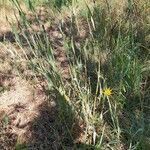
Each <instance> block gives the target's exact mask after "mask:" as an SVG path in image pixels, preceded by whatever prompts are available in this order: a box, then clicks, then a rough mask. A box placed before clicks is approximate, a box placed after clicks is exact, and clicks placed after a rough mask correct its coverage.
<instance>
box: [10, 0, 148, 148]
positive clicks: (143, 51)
mask: <svg viewBox="0 0 150 150" xmlns="http://www.w3.org/2000/svg"><path fill="white" fill-rule="evenodd" d="M45 2H46V4H49V5H50V4H53V6H54V8H53V11H54V14H55V13H56V14H59V13H60V14H61V13H62V11H63V9H66V10H68V11H69V12H71V13H70V16H69V19H68V20H65V19H63V18H62V20H61V21H60V22H61V23H60V24H59V30H60V31H59V32H60V33H61V34H62V36H63V53H64V55H65V56H66V57H67V61H68V70H69V73H68V76H69V80H67V81H66V80H64V78H63V75H62V72H61V71H60V68H59V67H58V66H57V60H56V57H55V55H54V52H55V49H54V46H53V44H52V42H50V39H49V36H48V34H47V32H46V31H45V29H44V27H43V26H41V24H40V21H39V20H38V17H37V23H38V25H39V28H41V32H40V34H39V33H32V34H31V33H26V32H24V31H25V30H23V29H28V28H29V27H30V23H29V21H28V19H27V18H26V16H25V13H24V12H23V11H22V10H21V7H20V6H19V2H18V1H17V0H13V3H14V4H15V6H16V7H17V8H18V11H19V12H20V18H19V20H20V21H22V22H21V23H22V24H21V29H22V35H23V37H24V39H25V41H26V42H27V44H28V46H29V49H30V53H31V54H32V57H30V56H27V55H26V54H25V55H26V58H27V59H28V60H29V62H30V63H31V66H32V68H33V70H34V71H36V73H38V74H41V75H43V76H44V77H45V79H46V81H47V84H48V87H49V91H50V93H54V94H55V96H56V101H57V104H58V105H57V106H58V109H59V117H58V118H59V119H58V121H57V125H58V126H59V124H60V125H62V126H64V128H65V132H66V134H65V135H64V136H65V137H64V139H63V140H62V141H61V143H62V149H66V146H68V145H71V146H72V147H73V148H74V149H97V150H100V149H112V150H117V149H118V150H121V149H128V150H135V149H136V150H149V149H150V122H149V121H150V120H149V119H150V118H149V113H150V110H149V109H150V102H149V100H150V92H149V91H150V87H149V83H150V81H149V79H150V76H149V72H150V68H149V65H150V60H149V58H150V57H149V42H148V38H149V33H148V31H149V22H148V14H147V15H146V14H145V13H147V12H148V11H147V9H148V5H149V4H148V2H146V1H141V0H138V1H134V0H128V1H127V4H126V6H124V10H123V12H122V14H120V16H119V17H114V16H115V15H116V14H115V12H114V8H113V7H112V6H111V3H109V2H108V1H105V2H107V3H106V4H102V2H101V1H98V0H97V1H93V2H89V1H88V2H86V1H83V3H84V6H82V9H80V11H78V8H80V7H81V6H80V5H79V4H80V2H79V1H74V0H72V1H67V0H62V1H58V0H53V1H52V2H51V1H45ZM27 5H28V6H30V7H29V9H30V10H31V11H32V13H33V14H35V16H36V12H35V9H32V8H34V5H33V4H32V3H31V1H30V0H28V4H27ZM49 5H47V6H49ZM83 7H84V9H83ZM58 10H59V12H58ZM70 10H71V11H70ZM83 14H84V15H83ZM66 21H68V22H69V26H66V27H65V22H66ZM82 21H83V22H84V23H83V24H82V26H83V27H85V26H86V32H87V37H85V38H84V39H81V38H80V32H81V28H82V26H80V25H79V24H80V22H82ZM65 28H68V30H69V34H66V33H65ZM14 31H15V30H14ZM15 35H16V41H17V43H18V44H19V46H20V47H21V48H22V49H24V47H23V45H22V41H21V40H20V39H19V35H18V34H17V32H15ZM35 60H36V61H35ZM57 125H56V130H57ZM78 128H79V129H78ZM76 132H77V133H76ZM77 134H78V135H79V136H78V137H76V136H75V135H77ZM77 141H78V142H77Z"/></svg>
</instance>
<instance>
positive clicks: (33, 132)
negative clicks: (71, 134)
mask: <svg viewBox="0 0 150 150" xmlns="http://www.w3.org/2000/svg"><path fill="white" fill-rule="evenodd" d="M42 10H44V9H43V8H42V9H40V10H39V12H40V13H42V15H41V16H40V17H41V20H42V19H43V18H42V17H45V13H44V12H41V11H42ZM0 13H1V18H0V21H1V22H2V21H3V25H2V26H1V28H0V150H13V149H23V148H25V147H26V146H27V148H28V149H41V150H42V149H44V150H46V149H58V148H59V147H60V144H59V139H58V138H59V136H58V135H56V133H55V132H54V129H53V126H54V122H55V118H56V117H55V116H57V112H56V108H55V106H56V103H55V101H54V100H51V99H49V98H48V96H47V94H46V91H45V86H46V83H45V81H44V80H43V79H41V78H40V79H39V78H36V77H35V76H34V74H33V72H32V71H31V70H30V69H28V67H27V64H26V60H25V59H21V60H19V62H16V61H15V55H14V53H13V52H12V51H13V48H14V50H16V46H15V43H14V42H15V41H14V36H13V33H12V32H11V28H10V25H9V24H8V22H7V21H6V20H5V19H4V16H5V15H6V14H5V13H8V14H9V15H10V14H11V13H12V12H11V11H10V12H6V11H4V10H1V11H0ZM43 15H44V16H43ZM29 17H31V19H32V16H29ZM10 18H11V17H10ZM12 18H13V17H12ZM13 19H14V18H13ZM14 20H15V19H14ZM44 20H45V18H44V19H43V21H44ZM46 26H48V25H47V24H45V27H46ZM33 28H34V30H35V31H36V30H37V32H38V27H37V26H35V25H33ZM46 29H47V32H48V33H49V34H50V35H51V37H52V39H53V40H54V39H55V40H56V42H57V41H58V40H57V38H58V39H60V38H61V37H60V36H61V35H60V34H59V33H58V31H57V30H55V29H53V28H51V29H49V30H48V27H47V28H46ZM57 45H59V44H57ZM60 47H61V44H60ZM17 51H18V52H19V53H20V49H19V48H17ZM58 52H59V53H58ZM58 52H56V57H58V60H59V63H58V65H59V66H64V67H66V63H65V58H64V56H63V54H62V52H61V51H59V50H58ZM18 68H19V69H18ZM64 70H66V69H64ZM64 72H66V71H64ZM64 74H65V73H64Z"/></svg>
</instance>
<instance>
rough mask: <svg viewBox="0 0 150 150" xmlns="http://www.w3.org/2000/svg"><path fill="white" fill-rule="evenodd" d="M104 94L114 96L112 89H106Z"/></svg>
mask: <svg viewBox="0 0 150 150" xmlns="http://www.w3.org/2000/svg"><path fill="white" fill-rule="evenodd" d="M103 94H104V95H105V96H110V95H112V89H110V88H105V89H104V91H103Z"/></svg>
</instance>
